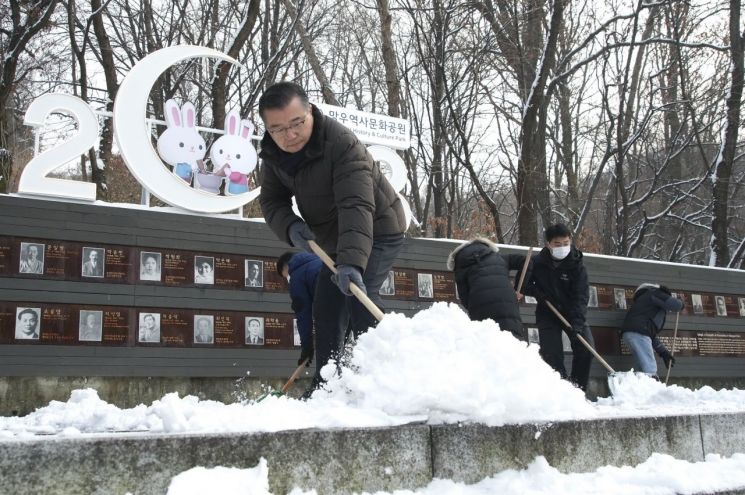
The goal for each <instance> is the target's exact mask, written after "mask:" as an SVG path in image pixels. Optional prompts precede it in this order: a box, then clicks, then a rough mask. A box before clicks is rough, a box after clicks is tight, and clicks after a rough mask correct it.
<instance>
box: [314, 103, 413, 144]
mask: <svg viewBox="0 0 745 495" xmlns="http://www.w3.org/2000/svg"><path fill="white" fill-rule="evenodd" d="M315 105H316V106H317V107H318V108H319V109H320V110H321V111H322V112H323V113H324V114H325V115H328V116H329V117H331V118H332V119H334V120H336V121H338V122H340V123H342V124H343V125H345V126H347V127H348V128H349V129H351V130H352V131H354V133H355V134H356V135H357V137H358V138H359V140H360V141H362V142H363V143H365V144H377V145H381V146H387V147H389V148H393V149H395V150H405V149H408V148H409V146H410V145H411V142H410V141H411V137H410V134H411V129H410V126H409V122H408V121H406V120H404V119H399V118H396V117H390V116H388V115H380V114H377V113H369V112H362V111H359V110H354V109H350V108H343V107H337V106H333V105H326V104H325V103H316V104H315Z"/></svg>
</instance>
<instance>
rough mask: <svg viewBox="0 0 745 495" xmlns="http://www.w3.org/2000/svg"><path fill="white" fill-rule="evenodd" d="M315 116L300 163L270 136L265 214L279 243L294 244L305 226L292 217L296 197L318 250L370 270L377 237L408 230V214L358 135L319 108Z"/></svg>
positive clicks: (265, 147) (264, 148) (265, 153)
mask: <svg viewBox="0 0 745 495" xmlns="http://www.w3.org/2000/svg"><path fill="white" fill-rule="evenodd" d="M312 112H313V119H314V122H313V131H312V134H311V137H310V140H309V141H308V143H307V144H306V145H305V147H304V148H303V149H302V150H301V151H299V152H298V153H300V154H301V155H300V156H299V157H298V156H297V153H294V154H292V155H288V154H287V153H283V152H281V150H280V149H279V148H278V147H277V145H276V143H275V142H274V140H273V139H272V137H271V135H270V134H269V133H265V134H264V138H263V139H262V141H261V153H260V155H259V156H260V157H261V158H262V160H263V166H262V179H261V194H260V195H259V202H260V204H261V210H262V212H263V214H264V218H265V219H266V222H267V224H268V225H269V227H270V228H271V229H272V230H273V231H274V233H275V234H276V235H277V237H278V238H279V239H282V240H284V241H285V242H288V243H289V242H290V241H289V238H288V235H287V228H288V227H289V226H290V225H291V224H293V223H294V222H297V221H298V220H301V219H300V218H298V216H297V215H295V213H293V211H292V196H293V195H294V196H295V198H296V199H297V205H298V209H299V210H300V214H301V215H302V216H303V219H304V220H305V222H306V223H307V224H308V226H309V227H310V229H311V230H312V231H313V233H314V234H315V235H316V237H317V239H316V240H317V242H318V244H319V245H320V246H321V247H322V248H323V249H324V250H325V251H326V252H327V253H328V254H330V255H331V256H332V257H335V258H336V263H337V264H348V265H354V266H357V267H360V268H361V269H363V270H364V269H365V268H366V266H367V259H368V257H369V256H370V251H371V249H372V243H373V238H374V237H379V236H387V235H396V234H401V233H403V232H404V231H405V230H406V225H405V220H404V210H403V207H402V205H401V201H400V199H399V197H398V194H397V193H396V191H395V190H394V189H393V187H392V186H391V185H390V183H389V182H388V180H387V179H386V178H385V176H384V175H383V174H382V173H381V171H380V167H379V166H378V164H377V162H374V161H373V159H372V157H371V156H370V154H369V153H368V152H367V149H366V148H365V146H363V145H362V144H361V143H360V142H359V140H358V139H357V137H356V136H355V135H354V133H353V132H352V131H351V130H349V129H347V128H346V127H344V126H343V125H342V124H340V123H338V122H336V121H335V120H334V119H331V118H327V117H325V116H324V115H323V114H322V113H321V112H320V111H319V110H318V109H317V108H316V107H315V106H313V107H312ZM288 157H291V159H288Z"/></svg>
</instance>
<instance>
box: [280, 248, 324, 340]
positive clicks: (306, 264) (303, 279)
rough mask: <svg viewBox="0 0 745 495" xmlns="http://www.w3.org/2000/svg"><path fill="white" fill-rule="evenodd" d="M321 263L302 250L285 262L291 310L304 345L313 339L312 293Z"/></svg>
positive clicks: (314, 289)
mask: <svg viewBox="0 0 745 495" xmlns="http://www.w3.org/2000/svg"><path fill="white" fill-rule="evenodd" d="M322 265H323V262H322V261H321V258H319V257H318V256H316V255H315V254H313V253H304V252H303V253H297V254H295V255H294V256H293V257H292V258H290V261H289V262H288V263H287V272H288V273H289V275H290V299H292V310H293V311H294V312H295V316H296V317H297V330H298V333H299V334H300V343H301V344H303V345H304V346H305V345H307V344H309V343H310V342H312V340H313V294H314V293H315V291H316V279H318V272H319V271H321V266H322Z"/></svg>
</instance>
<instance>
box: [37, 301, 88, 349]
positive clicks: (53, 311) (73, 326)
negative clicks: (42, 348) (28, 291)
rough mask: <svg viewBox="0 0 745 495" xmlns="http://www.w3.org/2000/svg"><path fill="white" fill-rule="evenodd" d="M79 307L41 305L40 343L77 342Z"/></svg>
mask: <svg viewBox="0 0 745 495" xmlns="http://www.w3.org/2000/svg"><path fill="white" fill-rule="evenodd" d="M78 314H79V306H72V305H70V306H68V305H62V304H55V305H42V310H41V334H40V341H41V342H45V343H48V344H76V343H77V342H78Z"/></svg>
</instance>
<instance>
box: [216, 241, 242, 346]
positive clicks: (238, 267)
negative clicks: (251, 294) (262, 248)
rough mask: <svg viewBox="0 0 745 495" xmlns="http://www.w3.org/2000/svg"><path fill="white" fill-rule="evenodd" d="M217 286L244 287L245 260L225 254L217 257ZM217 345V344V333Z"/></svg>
mask: <svg viewBox="0 0 745 495" xmlns="http://www.w3.org/2000/svg"><path fill="white" fill-rule="evenodd" d="M215 286H217V287H242V286H243V258H241V257H240V256H231V255H225V254H220V255H217V256H215ZM215 332H217V328H215ZM215 343H217V333H215Z"/></svg>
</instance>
